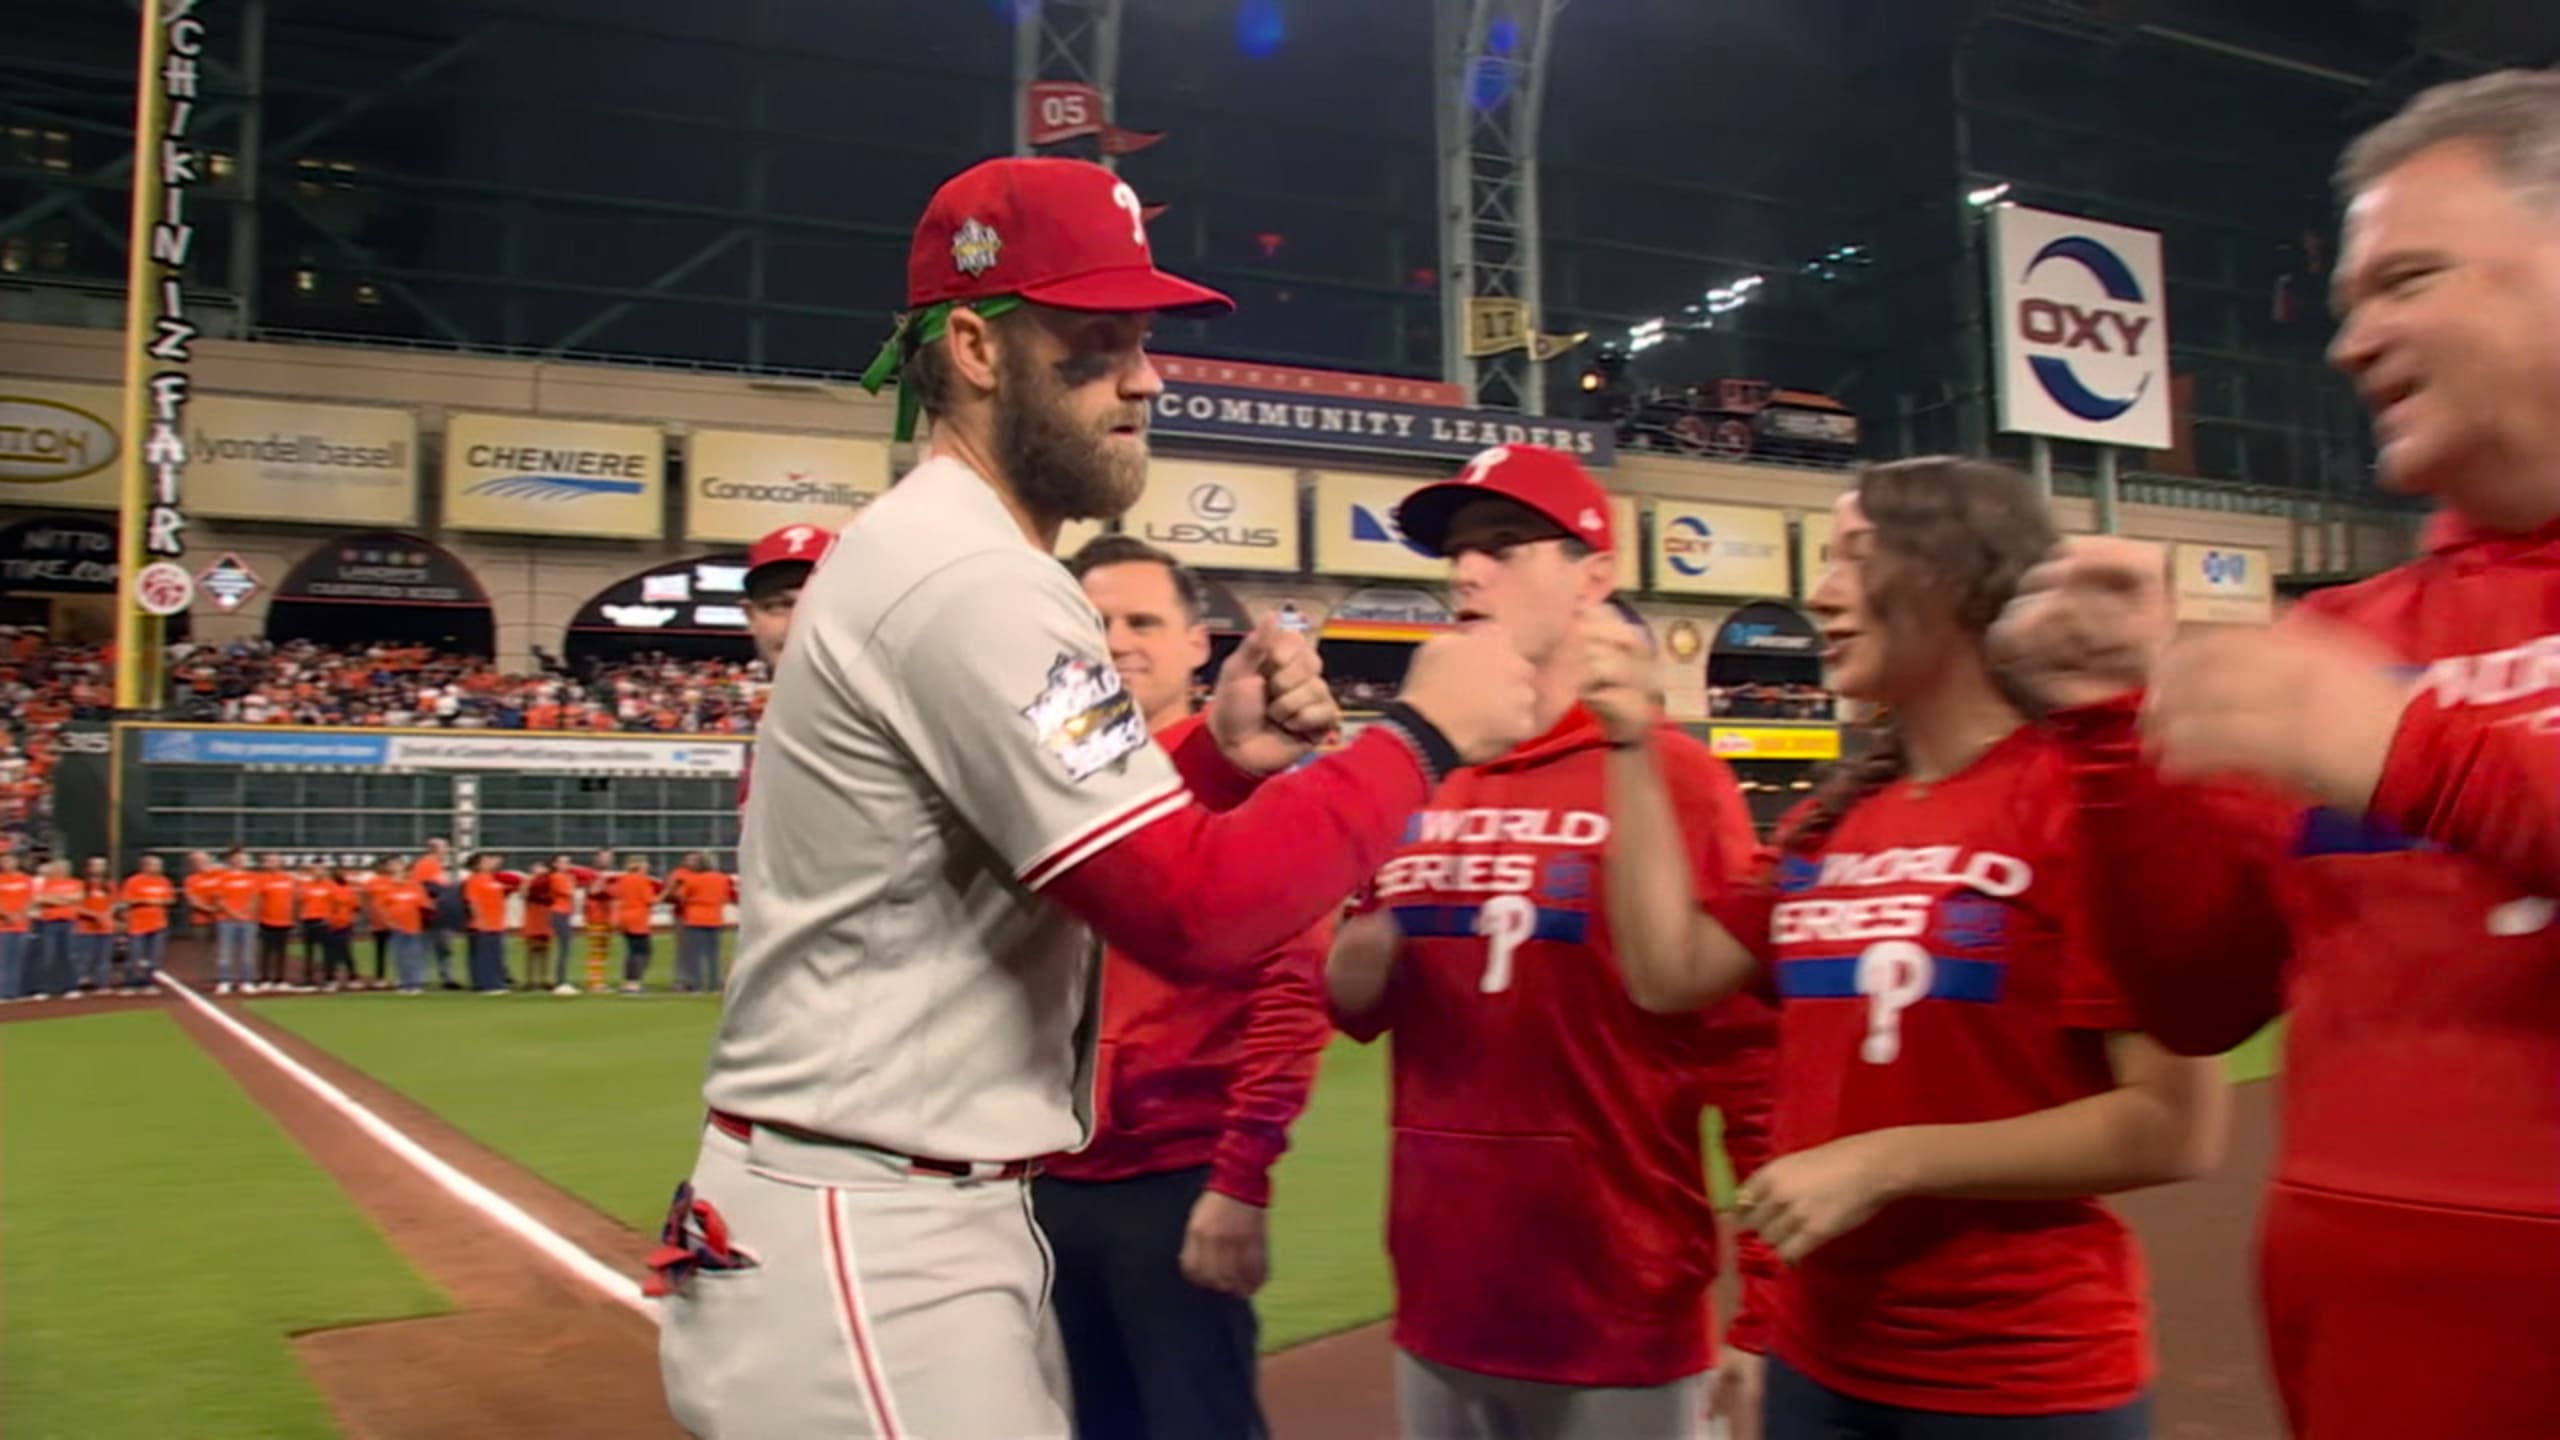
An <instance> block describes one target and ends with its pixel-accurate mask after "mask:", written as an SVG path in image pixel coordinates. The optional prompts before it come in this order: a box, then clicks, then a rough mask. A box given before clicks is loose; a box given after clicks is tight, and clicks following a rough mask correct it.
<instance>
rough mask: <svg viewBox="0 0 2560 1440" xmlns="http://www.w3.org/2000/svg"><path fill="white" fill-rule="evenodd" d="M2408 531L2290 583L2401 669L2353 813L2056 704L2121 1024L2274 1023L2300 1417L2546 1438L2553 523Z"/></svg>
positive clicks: (2558, 990) (2295, 1418)
mask: <svg viewBox="0 0 2560 1440" xmlns="http://www.w3.org/2000/svg"><path fill="white" fill-rule="evenodd" d="M2428 538H2429V545H2430V553H2428V554H2427V555H2426V556H2424V557H2422V558H2420V559H2418V560H2416V561H2414V562H2412V563H2410V564H2408V565H2404V566H2402V567H2400V568H2399V569H2396V570H2392V571H2389V572H2387V573H2385V574H2382V575H2378V576H2375V577H2374V578H2372V579H2370V580H2366V581H2363V582H2361V583H2359V584H2355V585H2349V586H2342V587H2340V588H2337V589H2334V590H2324V591H2319V592H2316V593H2314V594H2312V595H2311V596H2309V597H2307V598H2306V599H2305V600H2304V601H2303V603H2302V609H2303V610H2304V611H2306V612H2310V613H2312V614H2315V615H2318V616H2320V617H2322V618H2324V619H2327V620H2329V621H2330V622H2332V623H2336V624H2343V625H2345V626H2348V627H2350V628H2352V629H2354V630H2357V631H2360V632H2362V633H2363V634H2364V635H2365V636H2367V637H2368V638H2369V639H2372V640H2374V641H2378V642H2380V643H2381V644H2382V645H2383V646H2385V647H2387V648H2389V649H2390V650H2392V651H2393V652H2395V653H2396V654H2397V655H2398V656H2399V658H2400V661H2401V669H2402V673H2404V674H2405V675H2406V676H2408V677H2409V678H2410V679H2412V680H2413V681H2414V682H2415V685H2416V689H2415V693H2414V694H2413V696H2412V698H2411V699H2410V701H2409V704H2408V708H2407V710H2406V711H2405V712H2404V713H2403V716H2402V718H2401V721H2400V727H2399V731H2398V733H2397V735H2396V737H2395V738H2394V740H2393V743H2392V746H2391V750H2390V753H2389V757H2388V759H2387V761H2386V762H2385V766H2384V770H2383V775H2382V781H2381V784H2380V785H2379V786H2377V787H2376V789H2375V792H2374V796H2373V800H2372V803H2371V804H2370V805H2368V806H2367V807H2366V810H2365V813H2363V814H2361V815H2350V814H2344V813H2340V812H2337V811H2333V810H2325V809H2306V808H2305V807H2304V806H2303V805H2301V804H2299V803H2297V802H2295V801H2292V800H2289V799H2287V798H2285V797H2282V796H2278V795H2274V794H2272V793H2270V792H2268V791H2265V790H2263V789H2253V788H2248V787H2242V786H2238V785H2226V786H2202V785H2179V784H2171V783H2168V782H2166V781H2163V780H2162V779H2161V778H2160V777H2159V776H2158V774H2157V773H2156V772H2155V771H2153V770H2152V769H2151V768H2150V767H2149V766H2148V765H2147V764H2146V763H2144V761H2143V758H2142V753H2141V745H2140V740H2139V736H2138V734H2137V732H2136V720H2135V717H2136V706H2135V704H2134V702H2132V701H2131V700H2127V701H2122V702H2118V703H2116V704H2112V705H2107V706H2093V707H2088V708H2086V709H2083V710H2078V711H2072V712H2066V713H2065V714H2064V715H2061V716H2058V717H2056V718H2057V723H2058V727H2059V728H2060V729H2061V731H2062V733H2063V734H2064V736H2065V737H2066V740H2067V742H2068V743H2069V745H2070V746H2071V748H2072V750H2073V752H2074V757H2075V778H2074V789H2075V792H2076V793H2077V795H2078V796H2079V801H2080V804H2079V814H2080V817H2081V821H2080V823H2081V827H2082V836H2083V841H2084V844H2085V846H2086V853H2087V854H2088V856H2089V857H2090V863H2089V864H2088V866H2087V867H2086V869H2085V871H2084V872H2083V873H2084V874H2085V875H2086V876H2087V877H2088V881H2089V885H2088V891H2087V897H2086V898H2087V901H2088V903H2089V905H2090V906H2091V908H2092V910H2093V911H2094V914H2093V917H2092V918H2093V919H2094V920H2095V921H2096V931H2097V934H2098V936H2099V938H2100V942H2101V943H2100V956H2099V958H2100V959H2101V960H2102V961H2103V962H2104V963H2105V964H2106V965H2107V967H2108V968H2109V969H2110V970H2111V971H2112V972H2113V973H2114V975H2115V978H2116V982H2117V984H2118V985H2119V986H2120V987H2121V988H2122V989H2123V991H2124V994H2125V996H2126V998H2127V999H2128V1000H2130V1001H2131V1002H2132V1004H2133V1007H2134V1011H2135V1013H2136V1015H2137V1016H2138V1017H2139V1018H2140V1019H2141V1021H2142V1024H2143V1027H2144V1028H2145V1029H2146V1030H2148V1031H2149V1032H2150V1033H2152V1034H2153V1035H2155V1036H2157V1037H2159V1038H2160V1039H2161V1040H2162V1041H2163V1042H2164V1043H2165V1044H2167V1045H2169V1046H2170V1047H2171V1048H2173V1049H2177V1050H2182V1051H2186V1052H2188V1053H2192V1054H2212V1053H2215V1052H2217V1051H2220V1050H2224V1049H2228V1048H2229V1047H2231V1046H2232V1045H2235V1044H2237V1043H2239V1042H2240V1041H2241V1040H2243V1039H2245V1038H2247V1037H2248V1036H2249V1035H2250V1034H2251V1033H2253V1032H2254V1031H2256V1030H2257V1029H2258V1028H2259V1027H2260V1026H2262V1025H2264V1024H2266V1023H2267V1022H2268V1021H2269V1020H2272V1019H2274V1018H2275V1017H2276V1016H2277V1015H2278V1014H2280V1013H2282V1014H2286V1015H2288V1016H2289V1017H2290V1018H2289V1021H2288V1024H2287V1028H2286V1032H2285V1054H2284V1066H2283V1070H2282V1074H2281V1077H2280V1079H2279V1080H2278V1081H2277V1083H2278V1084H2279V1085H2281V1087H2282V1095H2283V1107H2284V1108H2283V1124H2282V1127H2281V1132H2282V1140H2281V1145H2280V1148H2279V1150H2278V1153H2277V1158H2276V1172H2275V1188H2274V1191H2273V1193H2272V1194H2271V1195H2270V1197H2269V1199H2268V1204H2267V1208H2266V1212H2265V1218H2264V1221H2263V1224H2262V1227H2261V1245H2262V1250H2263V1255H2262V1266H2261V1291H2262V1294H2263V1296H2264V1300H2265V1304H2266V1309H2267V1325H2268V1348H2269V1353H2270V1356H2271V1358H2272V1361H2273V1364H2274V1366H2275V1369H2276V1372H2277V1378H2278V1381H2279V1383H2280V1385H2281V1387H2282V1389H2283V1391H2284V1396H2285V1402H2286V1406H2287V1409H2288V1411H2289V1412H2290V1418H2291V1420H2292V1423H2293V1429H2294V1432H2295V1433H2296V1434H2297V1435H2301V1436H2303V1437H2306V1440H2333V1437H2340V1436H2346V1437H2355V1440H2362V1437H2366V1436H2386V1435H2417V1434H2425V1435H2448V1436H2449V1435H2518V1436H2521V1435H2560V1367H2555V1366H2553V1365H2552V1364H2551V1363H2550V1355H2551V1339H2550V1335H2551V1331H2550V1320H2549V1314H2550V1306H2551V1300H2552V1297H2553V1296H2554V1295H2560V925H2555V924H2554V920H2555V907H2554V903H2553V901H2554V898H2555V897H2560V525H2554V526H2552V527H2549V528H2546V529H2544V530H2542V531H2540V532H2538V533H2535V534H2531V535H2520V536H2506V535H2494V534H2489V533H2484V532H2480V531H2477V530H2474V529H2472V528H2471V527H2469V526H2467V525H2465V524H2464V523H2463V522H2462V521H2460V520H2459V519H2458V518H2455V517H2452V516H2450V515H2447V516H2442V517H2439V519H2438V520H2437V522H2436V523H2435V524H2434V525H2433V526H2431V527H2430V533H2429V537H2428ZM2395 1374H2396V1375H2402V1376H2415V1375H2428V1374H2437V1375H2443V1376H2445V1377H2447V1381H2448V1383H2446V1384H2443V1385H2422V1384H2409V1385H2403V1384H2397V1383H2392V1382H2389V1381H2387V1380H2385V1381H2383V1382H2381V1383H2377V1381H2376V1378H2375V1377H2377V1376H2386V1377H2387V1376H2389V1375H2395Z"/></svg>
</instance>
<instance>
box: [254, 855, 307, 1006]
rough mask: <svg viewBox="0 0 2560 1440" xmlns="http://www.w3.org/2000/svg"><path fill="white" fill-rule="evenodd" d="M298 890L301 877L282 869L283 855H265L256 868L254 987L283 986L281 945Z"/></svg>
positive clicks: (290, 927) (288, 929)
mask: <svg viewBox="0 0 2560 1440" xmlns="http://www.w3.org/2000/svg"><path fill="white" fill-rule="evenodd" d="M301 893H302V880H301V878H300V877H299V876H297V875H295V874H294V873H293V872H292V871H290V870H287V869H286V868H284V857H283V856H281V855H269V856H268V857H267V859H266V865H265V868H263V869H261V870H259V871H258V874H257V877H256V894H257V897H258V909H257V915H258V988H259V989H261V990H281V989H283V988H284V952H285V945H286V943H287V942H288V941H290V940H291V939H292V938H293V902H294V900H295V899H296V898H297V897H298V896H299V895H300V894H301Z"/></svg>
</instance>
